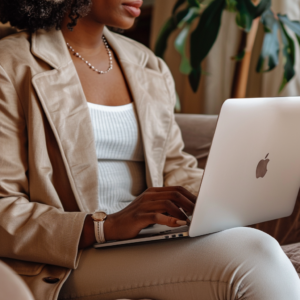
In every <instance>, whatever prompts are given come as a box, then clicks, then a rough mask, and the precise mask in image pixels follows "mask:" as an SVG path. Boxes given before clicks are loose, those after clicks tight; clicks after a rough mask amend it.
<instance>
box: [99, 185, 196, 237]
mask: <svg viewBox="0 0 300 300" xmlns="http://www.w3.org/2000/svg"><path fill="white" fill-rule="evenodd" d="M196 199H197V197H196V196H194V195H193V194H191V193H190V192H188V191H187V190H186V189H185V188H183V187H181V186H177V187H162V188H149V189H147V190H146V191H145V192H144V193H143V194H141V195H140V196H139V197H137V198H136V199H135V200H134V201H132V203H130V204H129V205H128V206H127V207H126V208H124V209H123V210H121V211H119V212H117V213H114V214H111V215H108V216H107V219H106V221H105V222H104V236H105V239H106V240H125V239H131V238H134V237H136V236H137V235H138V233H139V232H140V231H141V230H142V229H143V228H145V227H147V226H148V225H151V224H161V225H167V226H170V227H179V226H181V225H185V224H186V216H185V215H184V214H183V213H182V211H181V210H180V209H179V207H181V208H183V210H184V211H186V212H187V213H189V214H191V213H192V212H193V210H194V204H195V201H196ZM164 213H167V214H168V216H166V215H164Z"/></svg>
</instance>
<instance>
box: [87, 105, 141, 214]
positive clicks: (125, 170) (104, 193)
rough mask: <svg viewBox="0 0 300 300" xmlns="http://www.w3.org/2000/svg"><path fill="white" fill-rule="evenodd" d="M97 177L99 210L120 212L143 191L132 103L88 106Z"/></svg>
mask: <svg viewBox="0 0 300 300" xmlns="http://www.w3.org/2000/svg"><path fill="white" fill-rule="evenodd" d="M88 108H89V111H90V116H91V120H92V124H93V130H94V137H95V146H96V153H97V159H98V174H99V176H98V177H99V185H98V186H99V209H101V210H104V211H106V212H107V213H108V214H112V213H115V212H117V211H120V210H122V209H123V208H125V207H126V206H127V205H128V204H130V203H131V201H133V200H134V199H135V198H136V197H137V196H138V195H140V194H141V193H143V192H144V191H145V190H146V189H147V185H146V173H145V159H144V151H143V143H142V137H141V133H140V129H139V126H138V119H137V115H136V111H135V107H134V104H133V103H130V104H126V105H121V106H105V105H98V104H94V103H89V102H88Z"/></svg>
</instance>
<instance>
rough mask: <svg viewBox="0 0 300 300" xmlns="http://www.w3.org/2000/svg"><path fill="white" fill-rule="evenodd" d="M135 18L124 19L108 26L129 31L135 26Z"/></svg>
mask: <svg viewBox="0 0 300 300" xmlns="http://www.w3.org/2000/svg"><path fill="white" fill-rule="evenodd" d="M134 21H135V18H129V17H122V20H119V21H118V22H115V23H114V24H107V25H108V26H111V27H115V28H120V29H124V30H126V29H129V28H131V27H132V26H133V24H134Z"/></svg>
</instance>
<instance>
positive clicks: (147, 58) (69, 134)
mask: <svg viewBox="0 0 300 300" xmlns="http://www.w3.org/2000/svg"><path fill="white" fill-rule="evenodd" d="M104 34H105V36H106V38H107V40H108V42H109V44H110V45H111V47H112V49H113V50H114V52H115V53H116V55H117V57H118V59H119V61H120V64H121V68H122V70H123V72H124V75H125V78H126V80H127V82H128V85H129V88H130V91H131V93H132V96H133V99H134V102H135V104H136V107H137V114H138V118H139V123H140V127H141V132H142V137H143V143H144V151H145V159H146V180H147V185H148V187H152V186H155V187H161V186H173V185H182V186H184V187H185V188H187V189H188V190H190V191H191V192H192V193H194V194H197V192H198V189H199V184H200V180H201V177H202V172H203V171H202V170H200V169H197V161H196V159H195V158H194V157H193V156H190V155H188V154H186V153H184V152H182V149H183V142H182V137H181V133H180V130H179V128H178V125H177V124H176V123H175V120H174V113H173V107H174V105H175V98H176V97H175V88H174V82H173V79H172V76H171V74H170V72H169V70H168V68H167V66H166V65H165V63H164V62H163V61H162V60H160V59H158V58H157V57H155V55H154V54H153V53H152V52H151V51H150V50H149V49H147V48H146V47H144V46H142V45H140V44H138V43H137V42H134V41H132V40H130V39H127V38H125V37H123V36H120V35H117V34H114V33H111V32H110V31H109V30H108V29H106V28H105V31H104ZM97 176H98V174H97V157H96V150H95V146H94V136H93V129H92V124H91V120H90V115H89V111H88V107H87V103H86V98H85V95H84V92H83V89H82V86H81V83H80V81H79V77H78V75H77V72H76V69H75V67H74V64H73V62H72V59H71V56H70V54H69V50H68V49H67V47H66V43H65V41H64V38H63V35H62V33H61V31H56V30H52V31H50V32H45V31H43V30H40V31H38V32H36V33H34V34H32V35H31V34H29V33H28V32H21V33H17V34H14V35H10V36H8V37H6V38H5V39H3V40H1V42H0V241H1V242H0V245H1V246H0V257H2V258H3V260H4V261H5V262H6V263H8V264H9V265H10V266H11V267H12V268H13V269H14V270H15V271H17V273H18V274H20V275H22V276H23V279H24V280H25V281H26V283H27V284H28V286H29V287H30V289H31V291H32V292H33V294H34V295H35V297H36V299H43V300H44V299H56V298H57V296H58V293H59V289H60V287H61V286H62V284H63V282H64V281H65V280H66V278H67V277H68V275H69V273H70V270H71V269H75V268H76V267H77V264H78V259H79V256H80V255H79V253H78V250H77V249H78V242H79V239H80V235H81V231H82V227H83V223H84V219H85V217H86V215H87V214H88V213H91V212H93V211H95V210H96V209H97V208H98V186H97V182H98V178H97ZM49 276H51V277H55V278H58V279H59V281H58V282H57V283H55V284H50V283H47V281H49V280H48V279H45V278H46V277H49ZM43 279H44V280H43Z"/></svg>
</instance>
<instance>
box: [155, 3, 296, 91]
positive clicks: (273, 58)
mask: <svg viewBox="0 0 300 300" xmlns="http://www.w3.org/2000/svg"><path fill="white" fill-rule="evenodd" d="M271 4H272V1H271V0H260V1H259V0H256V1H254V0H178V1H177V2H176V4H175V6H174V8H173V11H172V15H171V17H170V18H169V19H168V20H167V22H166V23H165V25H164V26H163V28H162V29H161V32H160V34H159V37H158V40H157V42H156V46H155V53H156V55H158V56H160V57H162V58H163V55H164V52H165V50H166V48H167V42H168V38H169V36H170V34H171V33H172V32H173V31H175V30H177V29H179V34H178V36H177V38H176V40H175V44H174V46H175V49H176V50H177V51H178V52H179V53H180V55H181V65H180V72H181V73H183V74H186V75H188V77H189V82H190V85H191V87H192V89H193V91H194V92H196V91H197V89H198V87H199V83H200V79H201V75H202V73H203V70H202V68H201V63H202V61H203V60H204V59H205V57H206V56H207V55H208V53H209V52H210V50H211V48H212V46H213V45H214V43H215V41H216V39H217V36H218V34H219V29H220V26H221V18H222V13H223V11H224V10H225V9H226V10H229V11H230V12H232V13H234V14H236V23H237V26H239V27H240V28H241V29H242V30H244V31H245V32H247V33H248V35H249V37H250V38H251V31H253V30H254V28H257V27H258V26H257V25H258V22H261V23H262V24H263V27H264V32H265V35H264V42H263V46H262V50H261V55H260V57H259V60H258V62H257V68H256V70H257V72H269V71H271V70H273V69H274V68H275V67H277V66H278V64H279V53H280V49H281V51H282V54H283V57H284V61H283V64H284V75H283V80H282V84H281V86H280V88H279V92H280V91H282V90H283V88H284V87H285V85H286V84H287V83H288V82H289V81H290V80H291V79H292V78H293V77H294V75H295V69H294V66H295V43H294V40H293V39H292V37H291V36H290V34H289V32H288V30H287V28H289V29H291V30H292V31H293V32H294V34H295V35H296V37H297V40H298V42H299V44H300V22H298V21H291V20H290V19H289V18H288V16H287V15H282V14H275V13H274V12H273V11H272V10H271ZM195 22H196V23H197V24H195V25H196V26H195V28H194V29H193V30H192V25H193V24H194V23H195ZM255 25H256V26H255ZM255 30H256V29H255ZM253 36H254V38H255V35H253V34H252V39H253ZM188 42H189V43H190V53H189V55H187V53H186V44H187V43H188ZM250 44H251V42H250ZM252 45H253V42H252ZM246 54H247V49H244V50H242V51H241V52H240V53H238V54H237V55H236V56H235V57H234V59H235V60H237V61H243V60H244V59H245V55H246Z"/></svg>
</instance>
